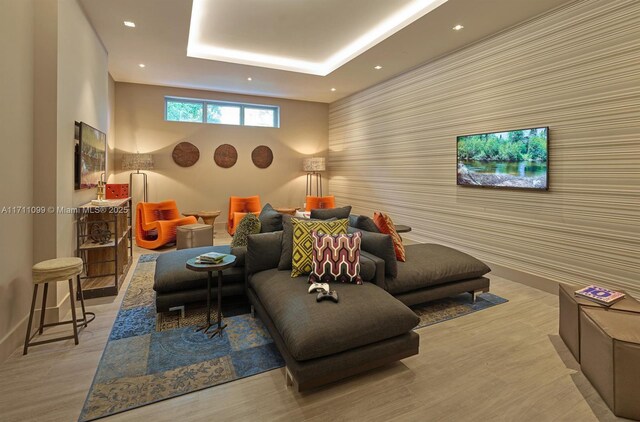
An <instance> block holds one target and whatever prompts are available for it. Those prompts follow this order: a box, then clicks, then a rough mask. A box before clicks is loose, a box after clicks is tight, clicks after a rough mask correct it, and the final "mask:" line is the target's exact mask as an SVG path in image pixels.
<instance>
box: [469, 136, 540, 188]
mask: <svg viewBox="0 0 640 422" xmlns="http://www.w3.org/2000/svg"><path fill="white" fill-rule="evenodd" d="M548 143H549V128H548V127H538V128H532V129H519V130H510V131H506V132H492V133H481V134H477V135H465V136H458V139H457V155H458V178H457V179H458V182H457V183H458V185H462V186H479V187H494V188H516V189H542V190H546V189H548V188H549V185H548V175H549V171H548V162H549V157H548V153H547V151H548Z"/></svg>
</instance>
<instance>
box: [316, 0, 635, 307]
mask: <svg viewBox="0 0 640 422" xmlns="http://www.w3.org/2000/svg"><path fill="white" fill-rule="evenodd" d="M329 126H330V130H329V150H330V151H329V160H328V165H329V171H330V181H329V188H330V191H331V193H332V194H335V195H336V197H337V200H338V202H339V203H341V204H351V205H353V206H354V212H359V213H366V214H369V215H370V214H371V213H373V211H374V210H385V211H387V212H389V213H390V214H391V215H392V217H395V220H397V222H399V223H404V224H408V225H411V226H412V227H413V232H412V233H411V234H410V235H409V236H410V237H411V238H412V239H414V240H418V241H424V242H437V243H442V244H446V245H450V246H453V247H456V248H459V249H461V250H464V251H467V252H470V253H472V254H473V255H475V256H477V257H478V258H480V259H484V260H486V261H489V262H493V263H496V264H499V265H502V266H505V267H509V268H512V269H514V270H518V271H523V272H526V273H530V274H534V275H537V276H540V277H544V278H547V279H550V280H554V281H558V282H565V283H580V284H584V283H590V282H596V283H601V284H604V285H608V286H611V287H616V288H624V289H626V290H628V291H629V292H633V293H635V294H636V295H637V296H639V297H640V240H639V235H640V1H635V0H630V1H626V0H607V1H602V0H600V1H598V0H585V1H579V2H576V3H571V4H568V5H567V6H565V7H563V8H560V9H557V10H555V11H553V12H551V13H549V14H546V15H543V16H540V17H538V18H536V19H534V20H532V21H529V22H527V23H524V24H522V25H519V26H517V27H514V28H511V29H509V30H508V31H505V32H503V33H501V34H498V35H496V36H494V37H492V38H490V39H487V40H484V41H482V42H480V43H477V44H474V45H472V46H470V47H467V48H465V49H463V50H460V51H458V52H455V53H453V54H451V55H448V56H446V57H443V58H440V59H438V60H436V61H434V62H431V63H428V64H426V65H424V66H422V67H420V68H417V69H415V70H413V71H411V72H409V73H406V74H403V75H400V76H398V77H395V78H393V79H391V80H389V81H387V82H384V83H382V84H379V85H376V86H374V87H372V88H370V89H367V90H365V91H363V92H360V93H358V94H355V95H353V96H350V97H348V98H345V99H343V100H340V101H338V102H335V103H333V104H331V106H330V116H329ZM537 126H549V127H550V142H549V156H550V190H549V191H548V192H531V191H514V190H494V189H477V188H465V187H458V186H456V157H455V155H456V145H455V144H456V136H457V135H464V134H469V133H478V132H489V131H498V130H506V129H519V128H528V127H537Z"/></svg>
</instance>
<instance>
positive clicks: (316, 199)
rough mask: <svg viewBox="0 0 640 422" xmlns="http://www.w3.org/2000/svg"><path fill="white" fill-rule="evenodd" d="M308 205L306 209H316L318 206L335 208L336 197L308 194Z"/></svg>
mask: <svg viewBox="0 0 640 422" xmlns="http://www.w3.org/2000/svg"><path fill="white" fill-rule="evenodd" d="M306 202H307V207H306V208H305V211H311V210H316V209H318V208H335V207H336V198H335V196H333V195H329V196H307V201H306Z"/></svg>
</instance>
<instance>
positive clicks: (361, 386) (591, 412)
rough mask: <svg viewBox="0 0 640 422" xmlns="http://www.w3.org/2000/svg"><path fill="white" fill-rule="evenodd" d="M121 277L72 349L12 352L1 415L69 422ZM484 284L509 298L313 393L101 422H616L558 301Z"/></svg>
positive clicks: (195, 396)
mask: <svg viewBox="0 0 640 422" xmlns="http://www.w3.org/2000/svg"><path fill="white" fill-rule="evenodd" d="M225 241H228V239H225V238H220V239H217V241H216V244H217V243H224V242H225ZM141 251H142V253H146V251H144V250H138V249H136V251H135V254H134V265H133V266H132V268H135V263H136V261H137V258H138V256H139V255H140V253H141ZM132 271H133V270H131V271H130V273H131V272H132ZM129 278H130V274H129V277H127V280H126V281H125V285H124V288H123V289H122V290H121V293H120V294H119V295H118V297H116V298H109V299H95V300H92V301H90V305H89V310H92V311H94V312H95V313H96V314H97V318H96V320H95V321H94V322H93V323H92V324H90V326H89V327H88V328H87V329H85V330H84V331H82V332H81V335H80V344H79V345H78V346H74V345H73V341H72V340H70V341H67V342H59V343H52V344H49V345H44V346H36V347H33V348H31V349H30V350H29V354H28V355H27V356H22V353H21V350H18V351H16V352H15V353H14V354H13V355H12V356H11V357H9V359H8V360H7V361H6V362H4V363H3V364H1V365H0V421H2V422H8V421H65V422H69V421H75V420H77V418H78V416H79V414H80V410H81V408H82V405H83V402H84V399H85V397H86V394H87V391H88V389H89V386H90V385H91V381H92V380H93V376H94V373H95V371H96V368H97V365H98V361H99V360H100V357H101V355H102V351H103V349H104V346H105V344H106V342H107V337H108V336H109V332H110V329H111V325H112V323H113V321H114V319H115V317H116V314H117V312H118V308H119V306H120V302H121V300H122V296H123V295H124V291H125V289H126V286H127V285H128V283H129ZM491 290H492V292H493V293H495V294H497V295H500V296H502V297H505V298H508V299H509V303H507V304H503V305H499V306H496V307H493V308H490V309H487V310H484V311H480V312H478V313H474V314H472V315H468V316H465V317H462V318H458V319H455V320H452V321H448V322H444V323H440V324H437V325H434V326H431V327H426V328H423V329H420V330H419V331H418V332H419V334H420V354H419V355H417V356H414V357H410V358H408V359H404V360H403V361H402V362H399V363H396V364H392V365H389V366H387V367H384V368H381V369H378V370H374V371H371V372H368V373H366V374H363V375H360V376H356V377H352V378H350V379H348V380H345V381H342V382H338V383H335V384H333V385H331V386H328V387H325V388H322V389H319V390H316V391H313V392H311V393H305V394H298V393H294V392H293V391H291V390H289V389H287V388H286V387H285V384H284V370H283V369H279V370H274V371H270V372H266V373H263V374H260V375H256V376H253V377H249V378H244V379H242V380H238V381H235V382H232V383H229V384H225V385H221V386H217V387H213V388H209V389H206V390H203V391H200V392H195V393H192V394H188V395H185V396H181V397H178V398H174V399H171V400H166V401H163V402H160V403H157V404H153V405H149V406H146V407H142V408H140V409H136V410H132V411H129V412H125V413H123V414H120V415H114V416H112V417H110V418H107V420H109V421H130V420H137V421H143V420H153V421H154V422H155V421H204V420H207V421H303V420H306V421H332V422H337V421H352V420H354V421H359V420H362V421H365V420H366V421H389V420H392V421H456V422H458V421H488V420H496V421H597V420H599V421H609V420H616V418H615V417H614V416H613V414H612V413H611V412H610V411H609V409H608V408H607V407H606V405H605V404H604V402H603V401H602V400H601V398H600V396H599V395H598V393H597V392H596V391H595V390H594V389H593V387H592V386H591V385H590V384H589V382H588V381H587V380H586V379H585V377H584V376H583V375H582V374H581V373H580V371H579V367H578V365H577V363H576V362H575V360H574V359H573V357H572V356H571V355H570V353H569V352H568V350H567V349H566V347H565V346H564V344H563V343H562V340H560V338H559V337H558V335H557V332H558V329H557V326H558V316H557V315H558V308H557V297H556V296H553V295H550V294H548V293H544V292H542V291H539V290H536V289H533V288H530V287H527V286H524V285H522V284H519V283H515V282H512V281H509V280H506V279H502V278H499V277H492V286H491ZM66 328H67V329H68V328H69V327H66ZM55 331H56V332H59V331H60V327H56V328H55ZM51 333H54V331H50V332H49V334H46V333H45V336H46V335H51Z"/></svg>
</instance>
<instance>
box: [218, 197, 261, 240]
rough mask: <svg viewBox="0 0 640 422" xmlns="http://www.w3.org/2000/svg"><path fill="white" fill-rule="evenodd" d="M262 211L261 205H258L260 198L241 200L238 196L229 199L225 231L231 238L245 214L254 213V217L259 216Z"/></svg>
mask: <svg viewBox="0 0 640 422" xmlns="http://www.w3.org/2000/svg"><path fill="white" fill-rule="evenodd" d="M260 211H262V205H260V196H259V195H255V196H249V197H246V198H242V197H239V196H232V197H230V198H229V216H228V217H227V231H228V232H229V234H230V235H231V236H233V234H234V233H235V232H236V227H238V224H239V223H240V220H242V219H243V218H244V216H245V215H247V213H250V212H252V213H254V214H255V215H256V216H258V215H260Z"/></svg>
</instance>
